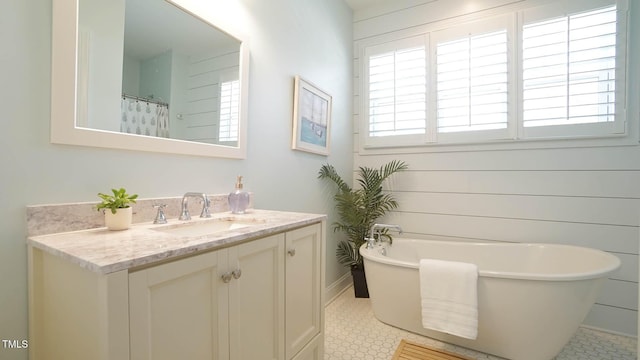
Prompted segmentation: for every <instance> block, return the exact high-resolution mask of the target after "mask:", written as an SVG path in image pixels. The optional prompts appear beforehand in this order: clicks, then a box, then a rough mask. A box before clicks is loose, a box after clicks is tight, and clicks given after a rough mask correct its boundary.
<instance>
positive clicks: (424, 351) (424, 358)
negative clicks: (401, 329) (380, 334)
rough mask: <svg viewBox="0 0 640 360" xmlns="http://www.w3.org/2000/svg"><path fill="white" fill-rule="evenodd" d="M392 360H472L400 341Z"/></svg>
mask: <svg viewBox="0 0 640 360" xmlns="http://www.w3.org/2000/svg"><path fill="white" fill-rule="evenodd" d="M392 360H473V359H471V358H468V357H464V356H462V355H457V354H454V353H450V352H448V351H444V350H439V349H433V348H430V347H428V346H425V345H420V344H416V343H412V342H410V341H407V340H401V341H400V345H398V349H397V350H396V353H395V354H394V355H393V359H392Z"/></svg>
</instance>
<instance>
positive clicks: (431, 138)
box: [358, 0, 629, 150]
mask: <svg viewBox="0 0 640 360" xmlns="http://www.w3.org/2000/svg"><path fill="white" fill-rule="evenodd" d="M539 4H540V2H537V1H531V2H527V3H526V4H525V5H524V6H523V7H521V8H517V9H513V8H510V10H507V11H505V12H503V13H499V12H498V13H496V12H495V11H491V12H487V14H489V15H486V14H485V16H482V15H481V14H480V15H478V14H475V15H474V17H472V18H469V19H467V20H466V21H463V22H460V21H457V22H455V23H454V22H453V21H450V20H441V21H438V22H435V23H432V24H429V25H428V26H424V27H421V28H420V29H406V30H404V31H399V32H396V33H387V34H384V35H380V36H378V37H375V38H370V39H367V40H366V41H363V42H362V43H361V44H360V47H359V49H360V51H359V53H360V61H359V67H360V74H361V76H360V89H361V92H360V106H359V108H360V112H359V114H360V116H359V119H358V128H359V139H360V148H361V149H363V150H366V149H376V148H385V147H423V146H427V147H432V146H438V145H467V144H469V145H480V146H482V145H483V144H490V143H524V142H530V141H539V140H556V139H562V140H566V139H602V138H615V137H618V138H619V137H624V136H627V135H629V129H628V124H627V114H626V106H627V105H626V98H627V93H628V91H629V89H628V84H627V80H626V75H627V66H628V65H627V62H628V52H627V47H628V31H629V20H628V16H629V15H628V13H629V5H628V0H583V1H571V0H560V1H556V2H554V3H548V2H544V4H543V5H539ZM611 5H616V12H617V19H616V21H617V25H616V26H617V28H616V32H617V33H616V79H615V82H616V83H615V84H616V90H615V91H616V93H615V94H616V95H615V96H616V103H615V106H616V110H615V121H613V122H608V123H593V124H571V125H552V126H540V127H525V126H524V123H523V100H522V91H523V81H522V68H523V66H522V57H523V54H522V32H523V31H522V29H523V26H524V24H525V21H527V22H526V23H530V22H532V21H533V20H531V21H530V19H536V18H537V19H540V20H542V19H550V18H552V17H554V15H551V16H549V15H548V14H554V13H556V14H558V13H559V12H564V13H565V14H574V13H580V12H588V11H590V10H595V9H598V8H603V7H607V6H611ZM558 16H559V15H555V17H558ZM536 21H537V20H536ZM492 22H493V24H494V25H495V22H500V23H501V24H506V26H508V28H507V37H508V40H507V42H508V45H507V46H508V49H507V51H508V61H509V64H508V71H509V72H512V73H510V74H509V75H508V76H509V81H508V91H509V93H508V96H507V98H508V116H507V124H508V125H507V129H506V131H502V130H505V129H500V130H497V131H493V130H480V131H463V132H452V133H447V132H440V133H438V132H437V118H436V115H437V96H436V94H437V88H436V81H437V78H436V71H437V70H436V67H435V66H436V61H437V59H436V57H435V50H436V47H437V43H438V41H439V40H438V39H442V38H444V37H445V36H449V35H450V34H455V33H456V32H457V33H464V31H465V30H467V31H468V30H469V29H472V32H474V33H483V32H484V33H486V32H488V31H482V29H491V28H494V29H497V28H498V27H497V26H491V25H490V24H492ZM488 24H489V25H488ZM416 38H421V39H423V41H424V43H425V46H426V49H427V69H426V76H427V79H426V81H427V89H426V94H427V105H426V109H427V116H426V119H425V122H426V131H425V135H424V136H415V135H397V136H384V137H371V136H369V132H368V128H369V109H368V107H369V104H368V102H369V99H368V89H369V87H368V78H369V69H368V67H369V61H368V56H369V55H371V54H374V55H375V51H372V50H376V49H384V48H385V47H386V48H387V49H389V48H394V47H395V48H397V49H401V46H400V45H401V44H403V42H405V41H407V40H408V39H416Z"/></svg>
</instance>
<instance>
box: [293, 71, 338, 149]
mask: <svg viewBox="0 0 640 360" xmlns="http://www.w3.org/2000/svg"><path fill="white" fill-rule="evenodd" d="M331 109H332V98H331V95H329V94H328V93H327V92H325V91H323V90H321V89H320V88H318V87H317V86H315V85H313V84H312V83H310V82H308V81H306V80H304V79H302V78H301V77H300V76H296V77H295V79H294V99H293V136H292V142H291V148H292V149H293V150H300V151H306V152H310V153H314V154H320V155H325V156H327V155H329V148H330V141H331V136H330V135H331Z"/></svg>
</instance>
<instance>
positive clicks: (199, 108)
mask: <svg viewBox="0 0 640 360" xmlns="http://www.w3.org/2000/svg"><path fill="white" fill-rule="evenodd" d="M239 56H240V53H239V51H238V50H237V49H233V50H229V51H223V52H219V53H212V54H203V55H200V56H192V57H190V58H189V59H188V78H187V83H186V88H187V91H186V104H185V112H184V114H183V119H184V123H185V125H184V126H185V130H184V131H185V135H184V138H185V139H186V140H195V141H200V142H209V143H215V144H217V143H219V142H218V138H219V135H220V134H219V130H220V126H219V125H220V113H219V111H220V82H221V74H225V73H235V74H236V76H237V74H238V71H239ZM222 76H224V75H222ZM212 119H214V120H215V121H212Z"/></svg>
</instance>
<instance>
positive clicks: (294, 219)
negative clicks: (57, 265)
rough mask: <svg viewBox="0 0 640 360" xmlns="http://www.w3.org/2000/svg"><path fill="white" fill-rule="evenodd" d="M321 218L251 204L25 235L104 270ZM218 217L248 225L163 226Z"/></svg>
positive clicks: (48, 249)
mask: <svg viewBox="0 0 640 360" xmlns="http://www.w3.org/2000/svg"><path fill="white" fill-rule="evenodd" d="M325 219H326V215H319V214H306V213H294V212H282V211H269V210H256V209H251V210H250V212H248V213H246V214H242V215H235V214H231V213H230V212H222V213H214V214H212V217H211V218H206V219H201V218H199V217H197V216H194V217H193V219H191V220H188V221H181V220H178V219H168V221H169V222H168V223H167V224H153V223H152V222H147V223H139V224H134V225H133V226H132V227H131V228H130V229H128V230H123V231H109V230H107V228H97V229H89V230H80V231H71V232H62V233H55V234H48V235H40V236H31V237H28V238H27V243H28V244H29V245H31V246H33V247H35V248H38V249H41V250H43V251H45V252H47V253H50V254H53V255H56V256H59V257H61V258H64V259H66V260H68V261H71V262H73V263H75V264H77V265H79V266H81V267H83V268H85V269H88V270H91V271H94V272H97V273H100V274H108V273H112V272H117V271H121V270H128V269H132V268H135V267H139V266H144V265H150V264H153V263H156V262H160V261H164V260H168V259H172V258H176V257H180V256H185V255H190V254H194V253H197V252H202V251H206V250H215V249H218V248H223V247H227V246H231V245H234V244H237V243H241V242H244V241H247V240H250V239H255V238H258V237H264V236H268V235H271V234H276V233H280V232H284V231H288V230H291V229H294V228H298V227H301V226H305V225H310V224H313V223H318V222H320V221H322V220H325ZM221 220H227V221H229V220H233V221H238V222H242V223H251V224H250V226H245V227H241V228H237V229H232V230H224V231H219V232H215V233H212V234H208V235H202V236H188V235H180V234H174V233H171V232H165V231H163V230H166V229H168V228H171V227H173V228H175V227H180V226H184V225H183V224H186V223H194V224H196V223H204V222H212V221H221Z"/></svg>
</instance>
